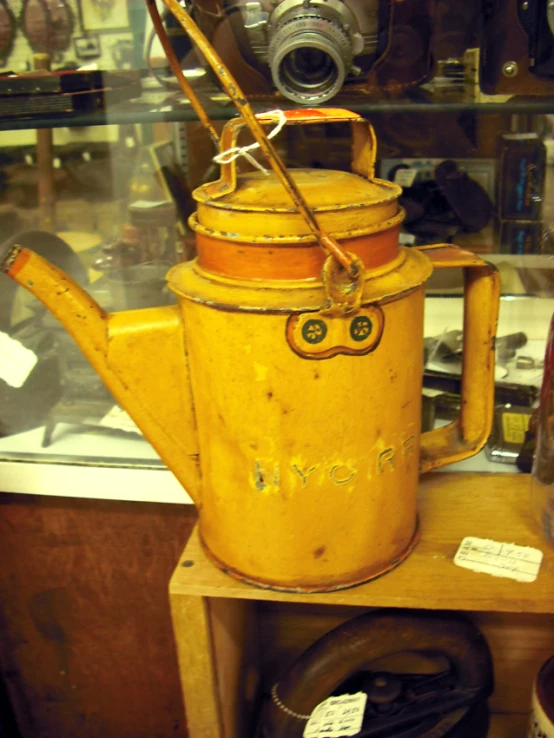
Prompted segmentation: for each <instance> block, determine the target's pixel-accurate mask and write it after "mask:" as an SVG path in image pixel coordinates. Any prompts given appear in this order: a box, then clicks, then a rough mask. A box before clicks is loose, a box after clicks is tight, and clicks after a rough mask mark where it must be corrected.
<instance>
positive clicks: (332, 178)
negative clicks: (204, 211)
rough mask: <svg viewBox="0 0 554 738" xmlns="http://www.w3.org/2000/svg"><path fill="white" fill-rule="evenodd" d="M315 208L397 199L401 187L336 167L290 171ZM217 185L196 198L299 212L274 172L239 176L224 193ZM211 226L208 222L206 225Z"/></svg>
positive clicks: (231, 205)
mask: <svg viewBox="0 0 554 738" xmlns="http://www.w3.org/2000/svg"><path fill="white" fill-rule="evenodd" d="M289 171H290V174H291V175H292V177H293V179H294V180H295V182H296V183H297V184H298V187H299V189H300V191H301V192H302V194H303V195H304V197H305V198H306V200H307V202H308V204H309V205H310V206H311V208H312V209H313V210H314V211H316V212H317V211H318V210H319V211H323V210H342V209H344V208H366V207H371V206H372V205H383V204H385V203H387V202H392V201H396V200H397V198H398V197H399V195H400V194H401V192H402V189H401V187H399V186H398V185H397V184H393V183H392V182H386V181H384V180H380V179H373V180H369V179H364V178H363V177H361V176H359V175H357V174H352V173H351V172H342V171H338V170H335V169H291V170H289ZM214 184H216V183H210V184H209V185H203V186H202V187H199V188H198V189H197V190H195V191H194V193H193V195H194V199H195V200H196V201H197V202H199V203H202V204H204V205H209V206H210V207H215V208H218V209H219V208H221V209H225V210H238V211H245V212H248V211H250V212H251V211H258V212H261V211H264V210H272V211H279V212H296V208H295V206H294V204H293V202H292V200H291V198H290V196H289V194H288V193H287V191H286V190H285V188H284V187H283V185H282V183H281V182H280V181H279V180H278V179H277V176H276V175H275V174H274V173H273V172H269V173H264V172H249V173H247V174H239V175H238V176H237V181H236V187H235V188H234V189H231V191H227V192H225V193H223V194H222V195H219V193H218V192H217V191H216V190H215V188H214ZM206 225H207V224H206Z"/></svg>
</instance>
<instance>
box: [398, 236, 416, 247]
mask: <svg viewBox="0 0 554 738" xmlns="http://www.w3.org/2000/svg"><path fill="white" fill-rule="evenodd" d="M398 241H399V243H400V245H401V246H413V245H414V243H415V242H416V237H415V236H414V235H413V233H401V234H400V235H399V236H398Z"/></svg>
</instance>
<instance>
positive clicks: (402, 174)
mask: <svg viewBox="0 0 554 738" xmlns="http://www.w3.org/2000/svg"><path fill="white" fill-rule="evenodd" d="M416 177H417V169H397V170H396V172H395V175H394V182H395V184H397V185H400V187H411V186H412V185H413V183H414V182H415V180H416Z"/></svg>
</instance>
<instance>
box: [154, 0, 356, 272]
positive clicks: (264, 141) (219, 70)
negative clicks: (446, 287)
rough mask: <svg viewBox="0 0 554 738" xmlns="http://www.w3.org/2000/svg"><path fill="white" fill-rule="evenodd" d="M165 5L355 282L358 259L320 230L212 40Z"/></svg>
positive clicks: (175, 6) (173, 0) (171, 2)
mask: <svg viewBox="0 0 554 738" xmlns="http://www.w3.org/2000/svg"><path fill="white" fill-rule="evenodd" d="M146 2H147V5H148V9H149V10H150V15H151V16H152V20H154V16H153V14H152V10H151V8H152V7H155V5H154V3H155V0H146ZM163 3H164V5H165V6H166V7H167V8H168V9H169V10H170V11H171V13H172V14H173V15H174V16H175V18H176V19H177V20H178V21H179V23H180V24H181V26H182V27H183V28H184V30H185V31H186V32H187V34H188V35H189V37H190V38H191V40H192V41H193V42H194V43H195V44H196V46H197V47H198V48H199V49H200V51H201V52H202V54H203V55H204V57H205V59H206V61H207V62H208V64H209V65H210V67H211V68H212V70H213V71H214V73H215V75H216V76H217V78H218V79H219V81H220V83H221V85H222V87H223V89H224V90H225V92H226V93H227V94H228V95H229V97H230V98H231V100H232V101H233V102H234V104H235V105H236V107H237V108H238V110H239V112H240V114H241V115H242V117H243V118H244V120H245V121H246V123H247V125H248V127H249V128H250V131H251V132H252V135H253V136H254V139H255V140H256V141H257V143H258V144H259V146H260V149H261V150H262V152H263V153H264V154H265V156H266V157H267V160H268V161H269V163H270V165H271V167H272V169H273V171H274V172H275V174H276V175H277V177H278V178H279V179H280V181H281V182H282V184H283V186H284V187H285V189H286V190H287V192H288V194H289V196H290V198H291V199H292V201H293V203H294V205H295V206H296V208H297V209H298V211H299V212H300V214H301V215H302V217H303V218H304V220H305V221H306V223H307V224H308V227H309V229H310V231H311V232H312V234H313V235H314V236H315V237H316V239H317V241H318V243H319V244H320V246H321V247H322V249H323V250H324V251H325V252H326V253H328V254H331V255H332V256H334V258H335V259H336V260H337V261H338V262H339V264H340V265H341V266H342V267H343V268H344V269H345V270H346V272H347V273H348V275H349V276H350V277H351V278H352V279H355V278H356V277H357V275H358V273H359V267H358V265H357V264H356V262H355V261H354V259H353V258H352V257H351V256H350V255H349V254H348V253H346V252H345V251H344V250H343V249H342V247H341V246H340V245H339V243H338V242H337V241H336V240H335V239H334V238H333V237H332V236H330V235H329V234H328V233H325V231H324V230H322V228H321V227H320V226H319V223H318V222H317V220H316V217H315V215H314V213H313V212H312V210H311V208H310V206H309V205H308V203H307V202H306V201H305V199H304V196H303V195H302V193H301V192H300V190H299V189H298V187H297V185H296V182H295V181H294V180H293V178H292V177H291V175H290V173H289V171H288V170H287V168H286V167H285V165H284V163H283V161H282V160H281V158H280V156H279V155H278V153H277V151H276V150H275V147H274V146H273V144H272V143H271V141H270V140H269V139H268V137H267V136H266V134H265V131H264V129H263V126H262V125H261V124H260V122H259V121H258V119H257V118H256V115H255V113H254V111H253V110H252V108H251V107H250V104H249V103H248V100H247V99H246V97H245V95H244V93H243V92H242V90H241V89H240V87H239V86H238V84H237V82H236V80H235V79H234V78H233V76H232V75H231V73H230V72H229V70H228V69H227V67H226V66H225V65H224V64H223V62H222V61H221V59H220V58H219V56H218V55H217V54H216V52H215V50H214V49H213V47H212V45H211V44H210V42H209V41H208V39H207V38H206V37H205V36H204V34H203V33H202V31H201V30H200V29H199V28H198V26H197V25H196V23H195V22H194V21H193V20H192V18H191V17H190V15H189V14H188V13H187V11H186V10H185V9H184V8H182V7H181V6H180V5H179V3H178V0H163ZM156 14H157V15H158V18H159V14H158V12H157V9H156ZM160 25H161V31H158V28H157V27H156V31H157V32H158V35H159V36H160V40H161V41H162V45H163V46H164V49H165V48H166V47H165V44H164V41H163V38H164V37H165V40H166V43H167V45H169V40H168V39H167V34H166V32H165V29H164V28H163V24H161V19H160ZM171 53H172V54H173V51H172V52H171ZM173 57H174V55H173ZM168 58H169V57H168ZM170 63H171V60H170ZM177 65H178V63H177ZM172 68H173V67H172ZM177 79H178V81H179V83H180V84H181V86H182V88H183V92H184V93H185V95H187V96H188V94H189V93H188V89H189V88H190V85H189V84H188V82H187V81H186V80H185V77H184V75H183V74H182V72H181V75H180V76H179V75H177ZM183 82H184V83H185V84H184V85H183ZM197 103H198V105H200V102H199V101H198V99H197ZM191 104H193V102H192V100H191ZM193 107H194V104H193ZM195 110H196V108H195ZM205 118H206V119H207V116H205ZM201 120H202V118H201Z"/></svg>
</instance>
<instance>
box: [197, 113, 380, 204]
mask: <svg viewBox="0 0 554 738" xmlns="http://www.w3.org/2000/svg"><path fill="white" fill-rule="evenodd" d="M279 115H283V116H284V117H285V119H286V125H308V124H310V123H345V122H350V123H351V124H352V171H353V172H355V173H356V174H359V175H360V176H362V177H365V178H367V179H373V177H374V176H375V157H376V154H377V141H376V137H375V131H374V130H373V126H372V125H370V124H369V123H368V122H367V121H366V120H365V119H364V118H362V117H361V116H360V115H358V114H357V113H352V112H351V111H350V110H343V109H342V108H313V109H310V108H306V109H302V110H284V111H279ZM256 118H257V119H258V120H259V122H260V123H261V124H262V125H271V124H272V123H273V124H276V123H278V122H279V116H278V114H277V112H272V111H270V112H269V113H260V114H258V115H257V116H256ZM244 128H248V124H247V123H246V121H245V120H244V118H233V119H232V120H230V121H229V122H228V123H227V124H226V125H225V127H224V129H223V132H222V134H221V139H220V150H221V151H222V152H225V151H229V150H230V149H234V148H235V147H236V145H237V141H238V137H239V134H240V132H241V131H242V130H243V129H244ZM236 186H237V168H236V165H235V160H234V159H233V160H232V161H229V162H228V163H223V164H221V178H220V180H219V181H218V182H216V183H214V185H213V187H212V188H211V189H212V190H213V191H211V192H210V196H211V197H223V195H227V194H228V193H230V192H233V191H234V190H235V188H236Z"/></svg>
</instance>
